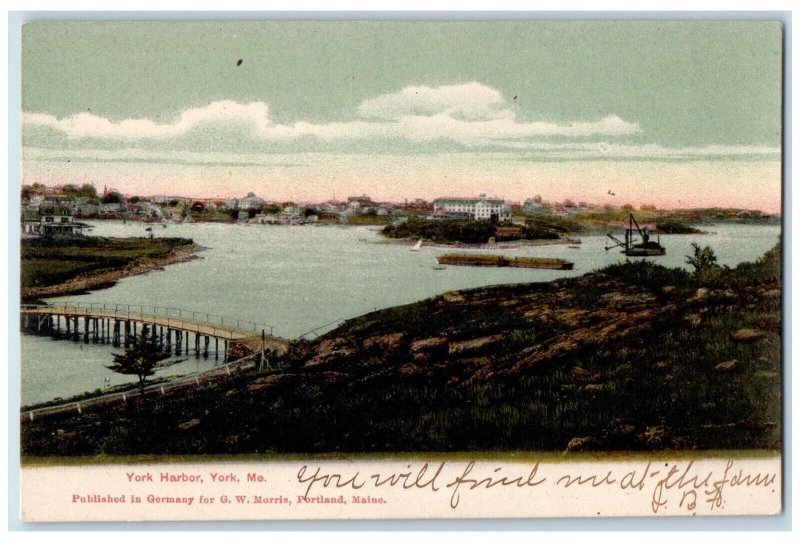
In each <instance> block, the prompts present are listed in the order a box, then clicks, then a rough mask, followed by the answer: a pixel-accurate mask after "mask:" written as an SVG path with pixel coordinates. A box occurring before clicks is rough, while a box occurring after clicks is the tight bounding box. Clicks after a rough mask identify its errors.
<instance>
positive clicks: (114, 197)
mask: <svg viewBox="0 0 800 542" xmlns="http://www.w3.org/2000/svg"><path fill="white" fill-rule="evenodd" d="M100 201H102V202H103V203H124V202H125V198H123V197H122V194H120V193H119V192H117V191H116V190H111V191H109V192H106V193H105V194H103V197H102V198H100Z"/></svg>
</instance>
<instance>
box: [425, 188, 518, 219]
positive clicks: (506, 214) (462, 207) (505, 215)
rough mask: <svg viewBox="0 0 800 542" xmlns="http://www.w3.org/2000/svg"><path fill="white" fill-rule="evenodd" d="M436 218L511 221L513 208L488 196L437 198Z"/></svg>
mask: <svg viewBox="0 0 800 542" xmlns="http://www.w3.org/2000/svg"><path fill="white" fill-rule="evenodd" d="M433 216H434V218H465V219H468V220H492V219H496V220H498V221H501V222H504V221H509V220H511V207H509V206H508V205H506V202H504V201H503V200H500V199H489V198H487V197H486V194H481V195H480V197H479V198H437V199H435V200H433Z"/></svg>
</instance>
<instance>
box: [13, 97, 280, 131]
mask: <svg viewBox="0 0 800 542" xmlns="http://www.w3.org/2000/svg"><path fill="white" fill-rule="evenodd" d="M268 112H269V108H268V106H267V104H265V103H262V102H251V103H249V104H239V103H236V102H232V101H220V102H213V103H211V104H209V105H207V106H205V107H200V108H195V109H187V110H186V111H184V112H183V113H182V114H181V116H180V118H178V120H177V121H175V122H174V123H172V124H157V123H155V122H153V121H151V120H148V119H127V120H123V121H121V122H112V121H110V120H109V119H106V118H103V117H98V116H96V115H92V114H89V113H79V114H77V115H73V116H71V117H68V118H65V119H61V120H59V119H57V118H56V117H54V116H52V115H46V114H41V113H23V115H22V123H23V125H30V126H37V125H38V126H45V127H49V128H52V129H54V130H56V131H59V132H61V133H63V134H64V135H66V136H67V137H68V138H70V139H80V138H100V139H169V138H175V137H179V136H182V135H185V134H187V133H189V132H191V131H192V130H195V129H197V128H200V127H203V126H215V125H230V126H237V127H242V128H244V129H246V130H250V131H252V132H253V133H254V135H261V136H263V133H264V130H265V129H266V128H267V126H268V125H269V115H268Z"/></svg>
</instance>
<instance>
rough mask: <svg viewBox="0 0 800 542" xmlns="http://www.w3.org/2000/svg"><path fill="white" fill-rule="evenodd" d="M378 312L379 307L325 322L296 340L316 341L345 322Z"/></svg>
mask: <svg viewBox="0 0 800 542" xmlns="http://www.w3.org/2000/svg"><path fill="white" fill-rule="evenodd" d="M377 310H378V307H373V308H371V309H367V310H365V311H362V312H359V313H357V314H353V315H352V316H346V317H342V318H336V319H335V320H331V321H330V322H325V323H324V324H322V325H319V326H317V327H315V328H313V329H309V330H308V331H306V332H305V333H303V334H302V335H298V336H297V338H296V339H295V340H306V339H309V338H313V339H315V338H317V337H319V336H321V335H324V334H325V333H327V332H328V331H331V330H332V329H334V328H335V327H337V326H340V325H341V324H344V323H345V322H348V321H350V320H354V319H355V318H359V317H361V316H364V315H365V314H369V313H371V312H375V311H377Z"/></svg>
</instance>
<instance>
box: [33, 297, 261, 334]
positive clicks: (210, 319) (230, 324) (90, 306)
mask: <svg viewBox="0 0 800 542" xmlns="http://www.w3.org/2000/svg"><path fill="white" fill-rule="evenodd" d="M46 308H59V309H62V308H63V309H66V310H74V311H76V312H79V311H81V310H83V312H82V314H90V313H93V312H103V313H106V314H111V313H113V314H114V316H118V317H122V316H127V317H128V318H130V317H132V316H133V317H140V319H141V318H144V317H158V318H167V320H168V321H169V320H170V319H174V320H175V321H176V322H177V321H180V322H183V323H191V324H198V326H199V325H205V326H212V327H216V326H219V327H220V328H222V329H235V330H241V331H248V332H249V331H252V332H255V333H257V332H260V331H261V330H264V331H266V330H267V329H268V330H269V334H270V335H274V330H275V326H274V325H273V324H263V323H258V322H253V321H250V320H244V319H242V318H234V317H231V316H222V315H219V314H208V313H204V312H202V311H193V310H189V309H181V308H177V307H162V306H158V305H135V304H128V303H99V302H96V303H88V302H80V301H77V302H64V301H54V302H51V303H48V304H47V305H21V306H20V309H21V310H23V311H24V310H25V309H28V310H32V309H36V310H42V309H46Z"/></svg>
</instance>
